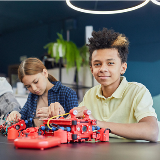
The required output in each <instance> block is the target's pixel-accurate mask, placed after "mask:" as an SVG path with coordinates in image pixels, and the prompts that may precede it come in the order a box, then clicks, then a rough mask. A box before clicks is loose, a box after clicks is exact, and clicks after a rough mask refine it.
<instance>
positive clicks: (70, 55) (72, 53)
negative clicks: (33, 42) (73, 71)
mask: <svg viewBox="0 0 160 160" xmlns="http://www.w3.org/2000/svg"><path fill="white" fill-rule="evenodd" d="M57 35H58V39H57V41H56V42H51V43H48V44H46V45H45V46H44V48H45V49H48V55H50V57H52V58H55V60H56V62H58V61H59V59H60V57H62V58H63V60H64V61H66V68H67V70H68V69H69V68H71V67H75V66H76V68H77V70H79V69H80V67H81V65H87V64H88V59H89V58H88V57H89V56H88V55H89V54H88V53H89V52H88V47H87V46H86V45H84V46H82V47H81V48H78V47H77V46H76V44H75V43H73V42H72V41H66V40H64V39H63V36H62V34H60V33H57Z"/></svg>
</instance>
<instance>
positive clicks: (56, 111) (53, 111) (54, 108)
mask: <svg viewBox="0 0 160 160" xmlns="http://www.w3.org/2000/svg"><path fill="white" fill-rule="evenodd" d="M61 114H65V111H64V108H63V107H62V106H61V105H60V103H59V102H55V103H51V104H50V106H49V117H54V116H58V115H61ZM57 118H58V117H57Z"/></svg>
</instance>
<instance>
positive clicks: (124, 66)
mask: <svg viewBox="0 0 160 160" xmlns="http://www.w3.org/2000/svg"><path fill="white" fill-rule="evenodd" d="M126 69H127V63H126V62H124V63H122V66H121V72H120V73H121V75H123V74H124V73H125V72H126Z"/></svg>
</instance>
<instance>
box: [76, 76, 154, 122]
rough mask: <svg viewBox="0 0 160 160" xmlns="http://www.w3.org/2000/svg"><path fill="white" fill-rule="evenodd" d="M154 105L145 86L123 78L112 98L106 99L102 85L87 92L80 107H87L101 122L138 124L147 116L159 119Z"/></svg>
mask: <svg viewBox="0 0 160 160" xmlns="http://www.w3.org/2000/svg"><path fill="white" fill-rule="evenodd" d="M152 105H153V100H152V97H151V94H150V92H149V91H148V89H147V88H146V87H145V86H144V85H142V84H140V83H136V82H127V80H126V78H125V77H121V83H120V85H119V87H118V88H117V89H116V91H115V92H114V93H113V94H112V95H111V96H110V97H108V98H105V97H104V96H103V95H102V89H101V85H97V86H95V87H93V88H91V89H90V90H89V91H87V93H86V94H85V96H84V98H83V101H82V102H81V103H80V105H79V107H81V106H86V107H87V109H89V110H91V112H92V115H93V117H94V118H96V119H97V120H100V121H106V122H115V123H137V122H139V121H140V120H141V119H142V118H144V117H147V116H155V117H156V118H157V115H156V113H155V110H154V108H153V107H152Z"/></svg>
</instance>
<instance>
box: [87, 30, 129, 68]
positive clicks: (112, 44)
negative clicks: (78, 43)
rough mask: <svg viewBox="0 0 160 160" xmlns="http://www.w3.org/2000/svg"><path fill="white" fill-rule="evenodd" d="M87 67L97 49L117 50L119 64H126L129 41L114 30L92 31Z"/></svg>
mask: <svg viewBox="0 0 160 160" xmlns="http://www.w3.org/2000/svg"><path fill="white" fill-rule="evenodd" d="M87 46H88V47H89V53H90V57H89V65H90V66H91V65H92V63H91V61H92V53H93V52H94V51H95V50H97V49H106V48H116V49H118V53H119V56H120V58H121V62H122V63H124V62H127V57H128V46H129V41H128V39H127V37H126V36H125V35H124V34H120V33H118V32H114V30H112V29H111V30H108V29H107V28H103V30H102V31H98V32H96V31H93V32H92V37H91V38H89V44H87Z"/></svg>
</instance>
